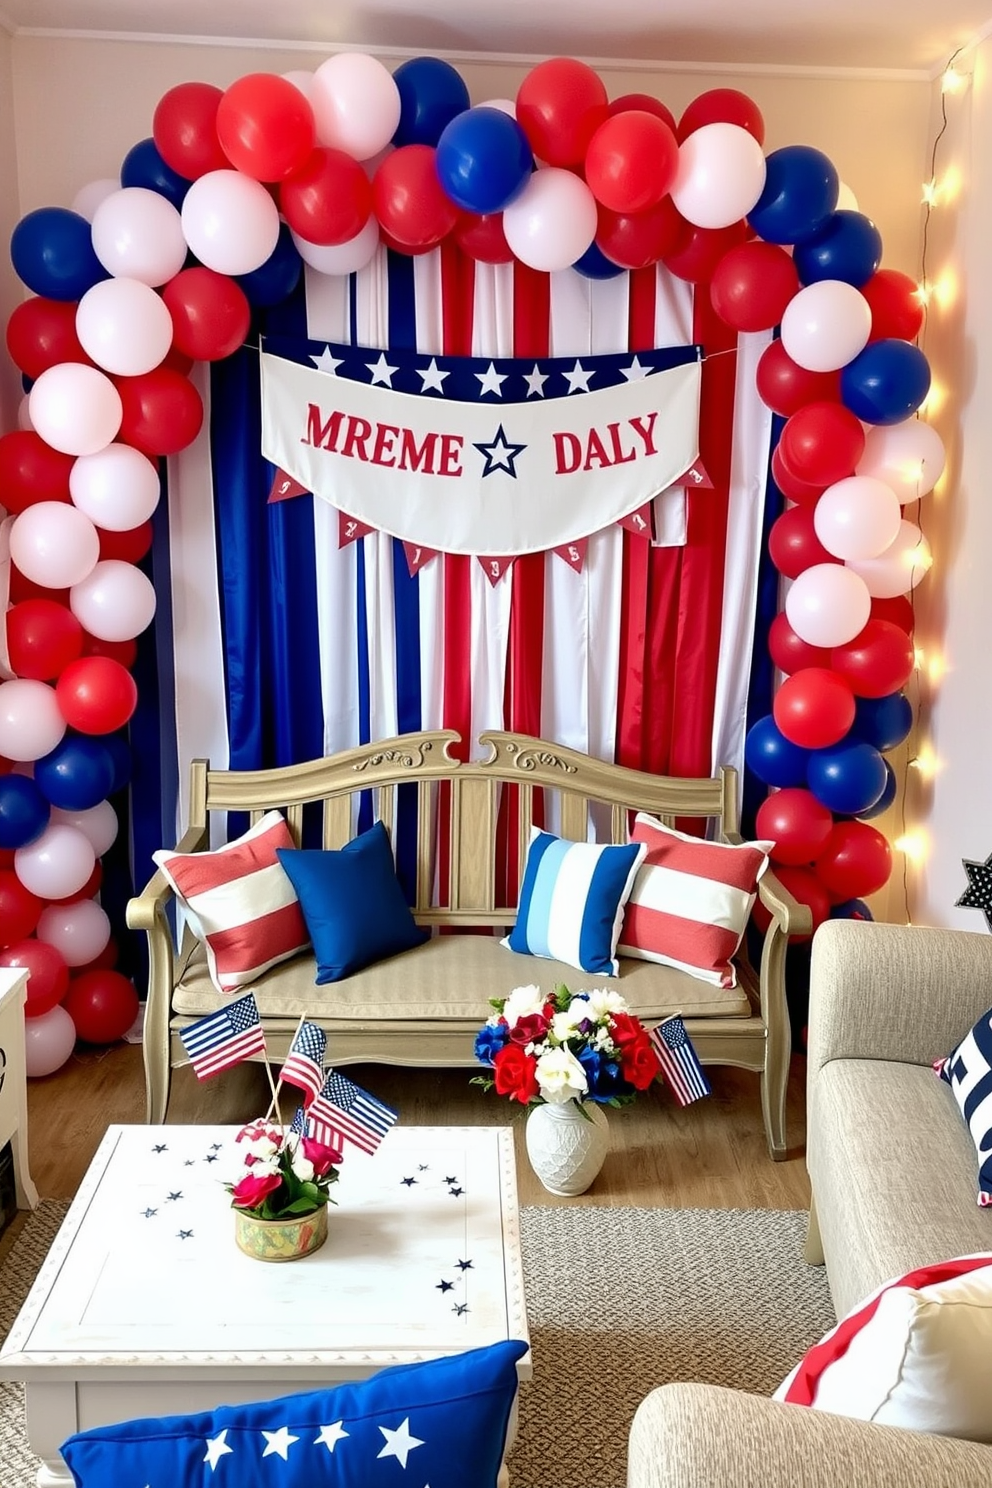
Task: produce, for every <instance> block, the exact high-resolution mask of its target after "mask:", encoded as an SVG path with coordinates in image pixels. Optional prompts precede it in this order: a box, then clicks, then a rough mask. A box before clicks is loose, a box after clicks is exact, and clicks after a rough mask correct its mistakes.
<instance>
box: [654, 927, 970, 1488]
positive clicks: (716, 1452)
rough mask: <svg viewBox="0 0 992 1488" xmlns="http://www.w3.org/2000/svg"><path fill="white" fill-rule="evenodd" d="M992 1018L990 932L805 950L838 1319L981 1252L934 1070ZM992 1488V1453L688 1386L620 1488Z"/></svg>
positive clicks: (674, 1397) (831, 931)
mask: <svg viewBox="0 0 992 1488" xmlns="http://www.w3.org/2000/svg"><path fill="white" fill-rule="evenodd" d="M990 1004H992V936H989V935H986V934H982V933H972V932H967V931H955V930H935V929H925V928H921V927H917V926H896V925H880V924H871V923H864V922H853V921H848V920H834V921H829V922H828V923H827V924H825V925H823V926H822V927H821V928H820V929H819V930H818V931H817V933H816V936H815V937H814V941H813V958H812V972H811V980H810V1021H809V1075H808V1091H807V1095H808V1139H807V1165H808V1168H809V1173H810V1179H811V1182H812V1188H813V1208H812V1211H811V1215H810V1233H809V1241H808V1245H807V1258H808V1259H809V1260H810V1261H812V1262H817V1261H825V1263H826V1267H827V1275H828V1279H829V1282H830V1290H831V1296H832V1298H833V1302H834V1307H835V1310H836V1312H837V1314H838V1316H842V1315H843V1314H844V1313H846V1312H848V1311H849V1310H850V1309H851V1308H852V1307H854V1306H855V1305H856V1304H857V1303H858V1302H859V1301H860V1300H862V1298H864V1297H865V1296H866V1295H867V1294H868V1293H869V1292H872V1291H874V1289H875V1288H876V1287H877V1286H879V1285H880V1284H881V1283H882V1282H884V1281H886V1280H888V1279H889V1278H891V1277H893V1276H898V1275H900V1274H902V1273H903V1272H905V1271H908V1270H911V1269H912V1268H914V1267H916V1266H920V1265H923V1264H925V1263H927V1262H932V1261H938V1260H945V1259H947V1258H949V1257H951V1256H955V1255H965V1254H968V1253H969V1252H973V1251H983V1250H988V1251H992V1210H990V1209H980V1208H979V1207H978V1205H977V1203H976V1174H977V1168H978V1160H977V1157H976V1154H975V1149H974V1145H973V1143H972V1140H971V1137H970V1135H969V1133H968V1131H967V1129H966V1127H965V1125H964V1122H963V1120H962V1118H961V1114H960V1111H959V1110H958V1107H957V1104H956V1102H955V1100H954V1096H953V1094H952V1093H951V1090H950V1088H949V1087H948V1086H947V1085H946V1084H945V1083H944V1082H943V1081H941V1080H938V1079H937V1078H936V1076H935V1075H934V1073H933V1071H932V1069H931V1063H932V1061H933V1060H934V1059H936V1058H938V1057H939V1056H941V1055H944V1054H947V1053H948V1052H949V1051H950V1050H951V1049H952V1048H953V1047H954V1045H955V1044H956V1043H957V1042H958V1040H959V1039H960V1038H961V1037H962V1036H963V1035H964V1034H965V1033H966V1032H967V1031H968V1029H969V1028H970V1027H971V1025H972V1024H973V1023H974V1022H975V1020H976V1018H978V1017H979V1015H980V1014H981V1013H982V1012H984V1011H985V1010H986V1009H987V1008H988V1007H989V1005H990ZM821 1483H822V1484H823V1485H824V1488H837V1485H841V1484H843V1485H847V1484H851V1485H855V1484H856V1485H858V1488H907V1485H910V1484H916V1483H920V1484H923V1483H925V1484H927V1485H928V1488H943V1485H946V1488H972V1485H974V1488H979V1485H982V1488H989V1485H990V1484H992V1445H983V1444H979V1443H975V1442H966V1441H957V1440H951V1439H950V1438H947V1437H938V1436H926V1435H923V1434H920V1433H915V1432H909V1431H903V1430H898V1429H895V1428H893V1427H889V1426H877V1425H874V1424H869V1423H866V1422H861V1421H851V1420H847V1419H845V1418H843V1417H840V1416H833V1415H829V1414H827V1413H826V1412H823V1411H814V1410H809V1409H806V1408H805V1407H801V1406H792V1405H781V1404H778V1403H777V1402H775V1401H772V1400H767V1399H763V1398H759V1397H758V1396H754V1395H746V1394H743V1393H741V1392H738V1391H734V1390H724V1389H718V1388H716V1387H715V1386H708V1385H700V1384H673V1385H666V1386H664V1387H663V1388H661V1389H659V1390H655V1391H653V1392H652V1393H651V1394H650V1395H649V1396H648V1397H647V1398H646V1400H644V1401H643V1402H642V1404H641V1406H640V1407H639V1409H638V1411H637V1414H636V1416H635V1419H634V1422H633V1425H632V1427H631V1433H630V1454H629V1464H628V1485H629V1488H689V1485H693V1488H720V1485H724V1484H726V1485H728V1488H729V1485H731V1484H733V1485H734V1488H749V1485H752V1484H753V1485H754V1488H759V1485H760V1488H779V1485H781V1488H787V1485H788V1488H793V1485H796V1484H802V1485H804V1488H805V1485H817V1484H821Z"/></svg>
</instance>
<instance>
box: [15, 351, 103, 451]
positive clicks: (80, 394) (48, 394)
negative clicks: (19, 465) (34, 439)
mask: <svg viewBox="0 0 992 1488" xmlns="http://www.w3.org/2000/svg"><path fill="white" fill-rule="evenodd" d="M28 412H29V413H30V415H31V422H32V424H33V425H34V427H35V429H36V431H37V432H38V434H40V436H41V438H42V439H43V440H44V441H45V443H46V444H50V445H51V446H52V449H57V450H61V451H62V453H63V454H65V455H93V454H95V453H96V451H97V450H101V449H103V448H104V446H105V445H108V444H109V443H110V441H111V440H112V439H115V438H116V436H117V433H118V431H119V429H120V426H121V419H122V418H123V416H124V406H123V404H122V403H121V395H120V393H119V392H118V391H117V389H116V388H115V387H114V384H113V383H112V382H111V380H110V378H109V377H107V375H106V374H105V373H103V372H101V371H100V369H99V367H87V366H85V365H84V364H83V363H82V362H58V363H57V364H56V365H55V366H54V367H48V368H47V369H46V370H45V371H44V372H42V374H41V376H40V377H39V378H38V379H37V381H36V382H35V384H34V386H33V387H32V389H31V393H30V397H29V400H28Z"/></svg>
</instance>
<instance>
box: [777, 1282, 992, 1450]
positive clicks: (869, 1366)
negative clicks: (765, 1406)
mask: <svg viewBox="0 0 992 1488" xmlns="http://www.w3.org/2000/svg"><path fill="white" fill-rule="evenodd" d="M990 1359H992V1255H990V1254H989V1253H988V1252H983V1253H981V1254H978V1255H970V1256H958V1257H956V1258H955V1259H954V1260H950V1261H941V1262H938V1263H937V1264H936V1265H932V1266H921V1267H920V1269H919V1270H917V1271H911V1272H909V1273H908V1275H906V1276H900V1277H898V1278H897V1279H896V1280H895V1281H889V1282H886V1284H885V1285H884V1286H882V1287H880V1288H879V1289H878V1291H876V1292H873V1293H872V1295H871V1296H870V1297H869V1298H868V1299H867V1300H866V1301H865V1302H863V1303H862V1304H861V1306H860V1307H857V1308H855V1310H854V1311H853V1312H851V1313H849V1314H848V1316H847V1317H846V1318H843V1319H842V1321H841V1322H839V1323H838V1324H837V1326H836V1328H833V1329H831V1331H830V1332H829V1333H827V1334H826V1335H825V1337H824V1338H822V1339H821V1340H820V1342H819V1343H817V1344H814V1345H813V1347H812V1348H811V1349H810V1351H809V1353H808V1354H807V1355H806V1357H805V1358H804V1359H803V1360H802V1362H801V1363H800V1364H798V1365H797V1366H796V1368H795V1369H794V1370H793V1371H792V1373H791V1374H790V1375H789V1377H788V1379H786V1380H785V1381H784V1382H783V1383H782V1384H781V1385H780V1386H779V1388H778V1389H777V1390H776V1391H775V1397H774V1398H775V1399H776V1400H784V1401H786V1402H787V1403H788V1404H790V1405H811V1406H812V1407H813V1408H814V1409H815V1410H825V1411H832V1412H833V1413H834V1414H835V1415H839V1416H851V1417H852V1418H854V1419H855V1420H859V1421H876V1422H878V1423H880V1424H881V1425H884V1426H902V1427H904V1428H905V1429H906V1430H908V1431H930V1432H934V1433H936V1434H937V1435H940V1436H958V1437H963V1438H966V1439H968V1440H970V1441H985V1442H988V1441H992V1390H990V1389H989V1360H990Z"/></svg>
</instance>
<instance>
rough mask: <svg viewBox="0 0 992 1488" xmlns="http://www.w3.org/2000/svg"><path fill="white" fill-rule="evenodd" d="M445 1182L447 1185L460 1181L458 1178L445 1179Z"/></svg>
mask: <svg viewBox="0 0 992 1488" xmlns="http://www.w3.org/2000/svg"><path fill="white" fill-rule="evenodd" d="M444 1181H445V1183H457V1182H458V1179H457V1178H445V1180H444Z"/></svg>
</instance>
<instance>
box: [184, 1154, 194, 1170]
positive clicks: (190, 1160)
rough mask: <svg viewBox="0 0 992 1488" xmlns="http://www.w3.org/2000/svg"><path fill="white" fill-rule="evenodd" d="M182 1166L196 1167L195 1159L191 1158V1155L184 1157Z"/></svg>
mask: <svg viewBox="0 0 992 1488" xmlns="http://www.w3.org/2000/svg"><path fill="white" fill-rule="evenodd" d="M183 1167H184V1168H195V1167H196V1159H195V1158H193V1157H188V1158H187V1159H186V1161H185V1162H184V1163H183Z"/></svg>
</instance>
